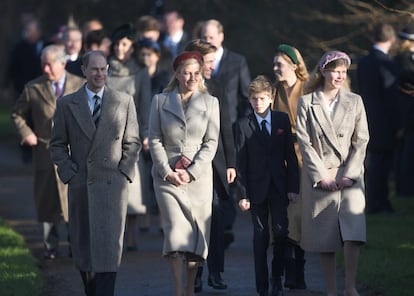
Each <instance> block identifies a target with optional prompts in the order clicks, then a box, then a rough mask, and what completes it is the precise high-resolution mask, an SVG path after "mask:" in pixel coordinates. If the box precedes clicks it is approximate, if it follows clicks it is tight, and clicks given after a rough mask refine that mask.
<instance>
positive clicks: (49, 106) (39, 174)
mask: <svg viewBox="0 0 414 296" xmlns="http://www.w3.org/2000/svg"><path fill="white" fill-rule="evenodd" d="M83 83H84V79H82V78H80V77H77V76H75V75H72V74H70V73H66V79H65V84H64V89H63V90H64V95H67V94H69V93H72V92H74V91H76V90H78V89H79V87H81V86H82V84H83ZM55 109H56V96H55V94H54V91H53V89H52V84H51V82H50V81H49V80H48V79H47V78H46V76H41V77H38V78H36V79H34V80H32V81H30V82H29V83H27V84H26V85H25V87H24V89H23V92H22V93H21V95H20V97H19V98H18V99H17V101H16V103H15V105H14V107H13V110H12V115H11V119H12V123H13V125H14V127H15V128H16V130H17V133H18V134H19V136H20V138H21V139H22V140H23V139H24V138H25V137H27V136H29V135H30V134H32V133H33V134H35V135H36V136H37V137H38V144H37V145H36V146H34V147H33V176H34V200H35V206H36V213H37V219H38V221H40V222H58V221H59V219H61V217H63V219H64V220H65V221H68V201H67V187H66V185H64V184H63V183H62V182H61V181H60V179H59V177H58V176H57V174H56V170H55V167H54V165H53V163H52V160H51V159H50V154H49V141H50V136H51V133H52V126H53V116H54V114H55ZM28 117H31V120H32V124H29V123H28V122H27V118H28Z"/></svg>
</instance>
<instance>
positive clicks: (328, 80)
mask: <svg viewBox="0 0 414 296" xmlns="http://www.w3.org/2000/svg"><path fill="white" fill-rule="evenodd" d="M347 70H348V69H347V67H346V66H344V65H342V66H337V67H335V68H332V69H326V70H323V72H322V75H323V77H324V78H325V84H324V88H325V89H326V90H332V89H340V88H341V87H342V86H343V85H344V83H345V81H346V74H347Z"/></svg>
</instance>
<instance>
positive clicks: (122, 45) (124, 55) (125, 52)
mask: <svg viewBox="0 0 414 296" xmlns="http://www.w3.org/2000/svg"><path fill="white" fill-rule="evenodd" d="M132 45H133V44H132V40H129V39H128V38H126V37H124V38H122V39H120V40H118V41H117V42H116V44H115V47H114V52H115V56H116V58H117V59H118V60H120V61H127V60H129V58H130V57H131V55H132V53H133V52H134V47H133V46H132Z"/></svg>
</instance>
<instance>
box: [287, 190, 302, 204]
mask: <svg viewBox="0 0 414 296" xmlns="http://www.w3.org/2000/svg"><path fill="white" fill-rule="evenodd" d="M288 199H289V202H291V203H296V202H297V201H298V199H299V194H297V193H294V192H288Z"/></svg>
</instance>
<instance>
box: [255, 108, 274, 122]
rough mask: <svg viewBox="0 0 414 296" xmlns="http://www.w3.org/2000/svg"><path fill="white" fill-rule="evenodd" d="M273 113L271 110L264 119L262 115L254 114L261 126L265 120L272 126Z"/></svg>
mask: <svg viewBox="0 0 414 296" xmlns="http://www.w3.org/2000/svg"><path fill="white" fill-rule="evenodd" d="M271 113H272V112H271V111H270V110H269V112H267V114H266V116H265V117H264V118H263V117H261V116H260V115H257V114H256V112H254V116H256V120H257V122H258V123H259V125H261V124H262V121H263V120H266V121H267V123H268V124H270V125H271V124H272V116H270V114H271Z"/></svg>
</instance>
